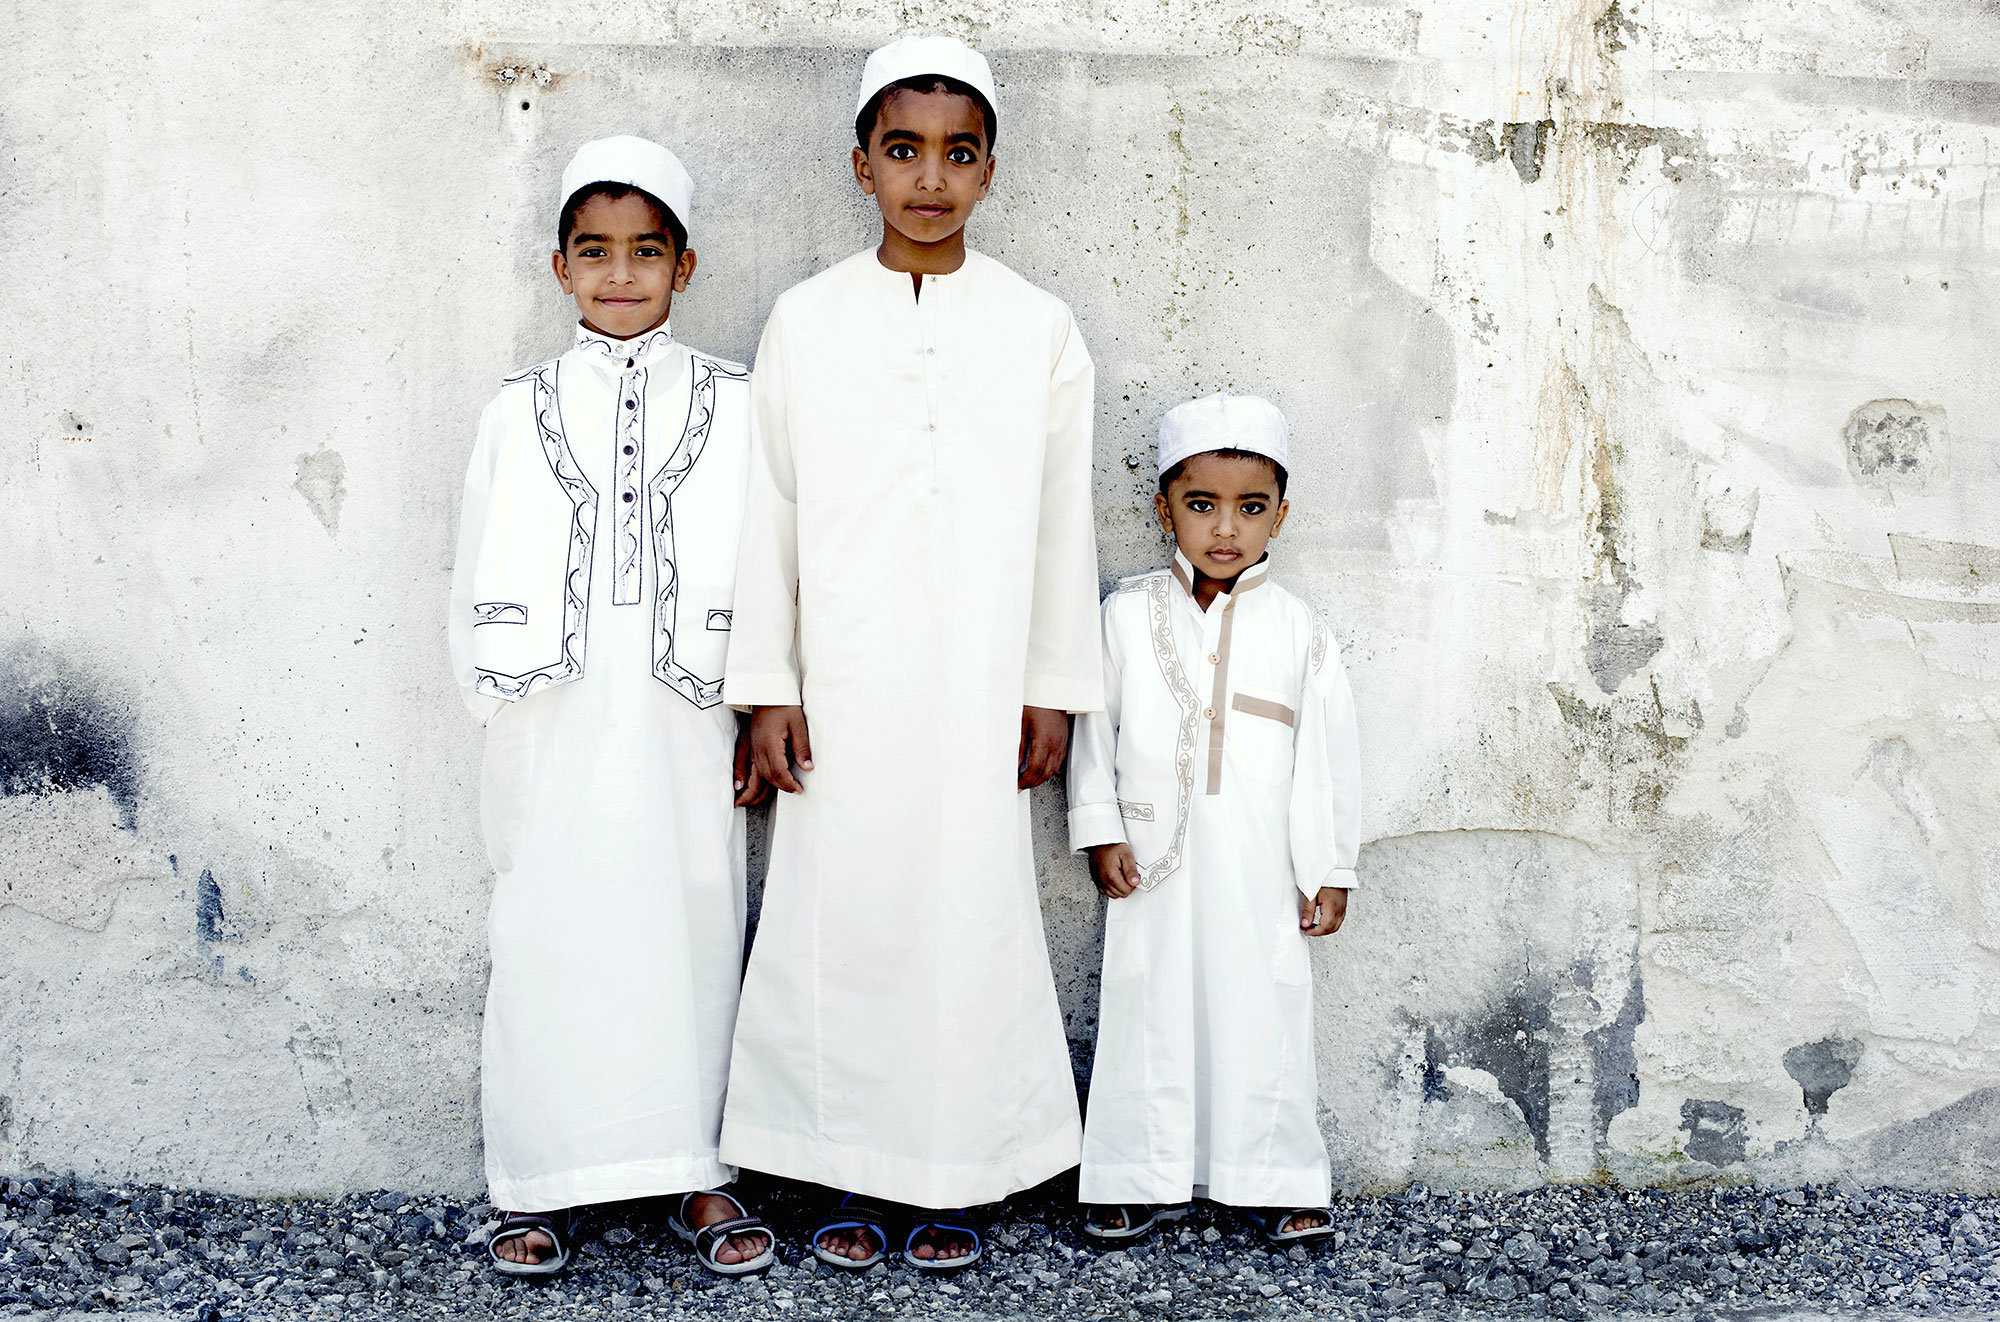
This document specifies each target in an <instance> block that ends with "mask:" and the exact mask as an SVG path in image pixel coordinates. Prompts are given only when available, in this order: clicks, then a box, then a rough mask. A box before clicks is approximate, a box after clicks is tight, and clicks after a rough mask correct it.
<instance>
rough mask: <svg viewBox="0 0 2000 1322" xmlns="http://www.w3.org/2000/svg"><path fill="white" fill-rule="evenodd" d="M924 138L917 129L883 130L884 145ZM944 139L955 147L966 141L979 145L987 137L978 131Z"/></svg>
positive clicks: (970, 144) (947, 144)
mask: <svg viewBox="0 0 2000 1322" xmlns="http://www.w3.org/2000/svg"><path fill="white" fill-rule="evenodd" d="M923 140H924V135H923V134H921V133H918V132H917V131H916V130H915V129H884V130H882V145H883V146H885V147H886V146H888V145H889V144H890V143H892V142H913V143H922V142H923ZM944 141H945V145H946V146H948V147H955V146H957V145H958V144H960V143H964V144H966V145H967V146H970V147H977V146H979V145H981V144H982V143H983V142H984V141H985V139H984V137H982V136H981V135H980V134H977V133H954V134H952V135H951V136H950V137H948V138H946V139H945V140H944Z"/></svg>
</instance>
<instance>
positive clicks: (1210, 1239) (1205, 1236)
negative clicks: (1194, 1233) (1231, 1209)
mask: <svg viewBox="0 0 2000 1322" xmlns="http://www.w3.org/2000/svg"><path fill="white" fill-rule="evenodd" d="M1221 1238H1222V1232H1221V1231H1220V1230H1217V1229H1216V1228H1215V1227H1214V1226H1210V1227H1209V1228H1208V1229H1206V1230H1204V1231H1202V1232H1201V1242H1202V1243H1204V1244H1213V1243H1215V1242H1216V1241H1217V1240H1219V1239H1221Z"/></svg>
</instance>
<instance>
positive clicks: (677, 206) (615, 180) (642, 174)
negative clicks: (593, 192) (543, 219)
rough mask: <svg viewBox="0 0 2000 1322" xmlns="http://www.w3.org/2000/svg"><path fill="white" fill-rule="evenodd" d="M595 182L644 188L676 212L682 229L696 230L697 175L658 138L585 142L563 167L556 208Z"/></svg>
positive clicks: (619, 138) (676, 217)
mask: <svg viewBox="0 0 2000 1322" xmlns="http://www.w3.org/2000/svg"><path fill="white" fill-rule="evenodd" d="M591 184H629V185H631V186H632V187H633V188H642V189H644V190H645V191H646V192H648V193H651V194H652V195H653V196H654V197H655V198H657V199H658V200H659V201H660V203H661V204H662V205H664V206H665V207H666V208H667V209H668V210H669V211H671V212H673V213H674V219H676V220H678V221H680V223H681V228H682V229H684V230H687V231H688V232H689V233H692V232H693V231H694V179H693V178H692V177H690V176H689V174H688V172H687V167H686V166H684V165H682V164H681V161H680V157H678V156H676V155H674V154H673V153H672V152H670V151H668V150H667V149H666V148H665V147H662V146H661V145H660V144H659V143H657V142H649V141H647V140H646V139H645V138H634V137H630V136H625V137H617V138H599V139H598V140H597V141H595V142H586V143H584V144H583V145H582V146H581V147H578V148H577V149H576V155H575V156H572V157H571V158H570V162H569V164H568V165H567V166H566V167H564V169H563V174H562V196H561V197H559V198H557V199H556V209H557V210H558V211H561V210H562V208H564V207H566V206H568V205H569V200H570V199H571V198H573V197H575V196H576V194H577V190H579V189H582V188H587V187H589V186H590V185H591Z"/></svg>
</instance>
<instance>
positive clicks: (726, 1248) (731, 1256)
mask: <svg viewBox="0 0 2000 1322" xmlns="http://www.w3.org/2000/svg"><path fill="white" fill-rule="evenodd" d="M687 1215H688V1217H689V1219H690V1224H691V1226H692V1228H693V1229H695V1230H700V1229H702V1228H703V1227H704V1226H712V1225H714V1224H715V1223H716V1222H718V1221H728V1220H731V1219H733V1218H735V1217H739V1216H743V1215H745V1212H744V1210H743V1204H741V1203H739V1202H737V1201H736V1200H735V1199H734V1198H731V1197H730V1196H729V1195H727V1194H717V1193H701V1194H696V1195H695V1196H694V1197H692V1198H690V1199H688V1207H687ZM770 1244H771V1237H770V1236H769V1235H767V1234H765V1233H764V1232H763V1231H761V1230H752V1231H746V1232H744V1233H743V1234H738V1235H731V1236H729V1238H727V1239H725V1240H723V1241H722V1243H720V1244H718V1245H716V1246H715V1260H716V1261H717V1262H719V1263H722V1264H724V1265H725V1266H728V1265H733V1264H735V1263H739V1262H748V1261H750V1259H752V1258H754V1257H756V1256H757V1255H758V1254H760V1253H762V1252H763V1251H764V1250H765V1249H767V1248H769V1247H770Z"/></svg>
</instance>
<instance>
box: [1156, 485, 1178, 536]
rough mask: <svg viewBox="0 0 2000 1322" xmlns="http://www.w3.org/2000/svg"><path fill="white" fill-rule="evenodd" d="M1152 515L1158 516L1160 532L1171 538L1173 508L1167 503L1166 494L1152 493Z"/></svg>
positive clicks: (1172, 531)
mask: <svg viewBox="0 0 2000 1322" xmlns="http://www.w3.org/2000/svg"><path fill="white" fill-rule="evenodd" d="M1153 513H1155V514H1157V515H1159V516H1160V530H1161V531H1162V532H1164V533H1166V534H1167V536H1169V537H1171V536H1173V535H1174V507H1173V506H1172V505H1169V504H1168V503H1167V493H1166V492H1164V491H1155V492H1154V493H1153Z"/></svg>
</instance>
